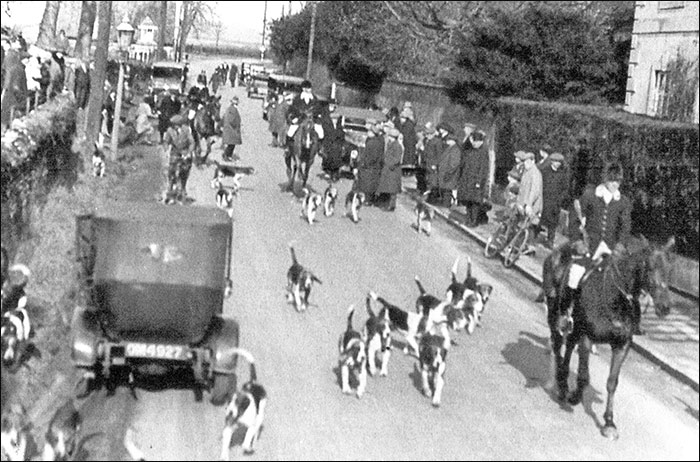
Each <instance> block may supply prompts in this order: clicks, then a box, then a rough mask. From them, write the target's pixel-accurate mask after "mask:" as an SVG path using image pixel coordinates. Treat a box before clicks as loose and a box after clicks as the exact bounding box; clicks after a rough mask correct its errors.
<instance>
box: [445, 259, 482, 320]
mask: <svg viewBox="0 0 700 462" xmlns="http://www.w3.org/2000/svg"><path fill="white" fill-rule="evenodd" d="M458 265H459V257H457V259H456V260H455V263H454V265H453V266H452V271H451V281H450V285H449V286H448V287H447V291H446V297H448V298H451V299H452V300H453V303H454V305H455V307H457V308H459V309H461V310H464V313H465V315H466V316H467V317H469V316H470V315H471V314H472V313H473V315H474V317H475V318H476V324H477V325H480V324H481V316H482V314H483V312H484V309H485V307H486V302H488V300H489V298H490V297H491V292H493V286H492V285H490V284H485V283H480V282H479V281H478V280H477V279H476V278H475V277H473V276H472V260H471V258H469V259H468V260H467V276H466V277H465V278H464V281H462V282H459V281H458V280H457V267H458Z"/></svg>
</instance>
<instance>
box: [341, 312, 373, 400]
mask: <svg viewBox="0 0 700 462" xmlns="http://www.w3.org/2000/svg"><path fill="white" fill-rule="evenodd" d="M354 313H355V307H354V306H351V307H350V309H349V314H348V324H347V327H346V328H345V332H344V333H343V335H342V336H341V337H340V340H339V341H338V350H339V351H340V357H339V359H338V363H339V364H338V365H339V367H340V376H341V380H342V382H343V384H342V386H343V393H345V394H350V393H352V389H351V388H350V373H351V372H352V374H353V379H354V380H356V381H357V382H358V384H357V390H356V394H357V397H358V398H362V395H363V394H364V392H365V389H366V388H367V352H366V351H365V348H366V347H365V342H364V340H363V338H362V336H361V335H360V333H359V332H357V331H356V330H355V329H353V328H352V315H353V314H354Z"/></svg>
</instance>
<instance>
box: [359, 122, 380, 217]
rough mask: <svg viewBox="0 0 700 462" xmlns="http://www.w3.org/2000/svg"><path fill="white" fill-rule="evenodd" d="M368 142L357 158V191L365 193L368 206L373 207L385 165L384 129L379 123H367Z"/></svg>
mask: <svg viewBox="0 0 700 462" xmlns="http://www.w3.org/2000/svg"><path fill="white" fill-rule="evenodd" d="M367 128H368V129H369V130H367V141H365V147H364V149H361V150H360V153H359V155H358V157H357V186H356V187H357V190H358V191H360V192H363V193H365V197H366V198H367V204H368V205H373V204H374V202H375V201H376V197H375V195H376V193H377V188H378V187H379V178H380V177H381V173H382V165H383V163H384V145H385V142H384V137H383V136H381V132H382V128H381V125H380V124H379V122H378V121H376V120H371V119H370V120H368V121H367Z"/></svg>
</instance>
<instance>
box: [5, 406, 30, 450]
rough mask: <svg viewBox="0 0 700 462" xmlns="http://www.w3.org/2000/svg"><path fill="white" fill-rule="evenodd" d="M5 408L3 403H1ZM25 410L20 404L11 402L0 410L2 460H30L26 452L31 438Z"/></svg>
mask: <svg viewBox="0 0 700 462" xmlns="http://www.w3.org/2000/svg"><path fill="white" fill-rule="evenodd" d="M3 407H4V408H5V403H3ZM29 428H30V423H29V420H28V418H27V411H26V410H25V409H24V407H23V406H22V405H19V404H12V405H11V406H7V408H5V409H3V411H2V424H0V431H1V433H0V449H1V451H2V460H9V461H19V460H31V459H30V454H28V451H29V447H30V443H31V442H32V441H33V440H32V435H31V432H30V431H29Z"/></svg>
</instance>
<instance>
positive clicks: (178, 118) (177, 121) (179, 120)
mask: <svg viewBox="0 0 700 462" xmlns="http://www.w3.org/2000/svg"><path fill="white" fill-rule="evenodd" d="M185 122H187V119H186V118H185V117H184V116H182V115H180V114H175V115H174V116H172V117H171V118H170V124H171V125H182V124H184V123H185Z"/></svg>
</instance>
